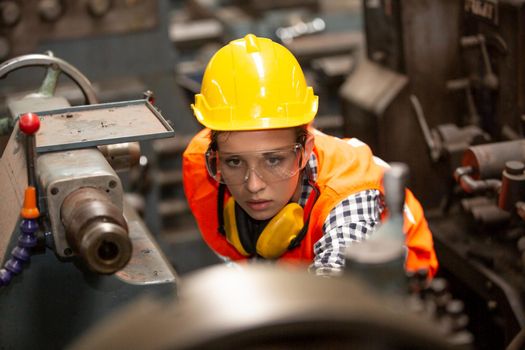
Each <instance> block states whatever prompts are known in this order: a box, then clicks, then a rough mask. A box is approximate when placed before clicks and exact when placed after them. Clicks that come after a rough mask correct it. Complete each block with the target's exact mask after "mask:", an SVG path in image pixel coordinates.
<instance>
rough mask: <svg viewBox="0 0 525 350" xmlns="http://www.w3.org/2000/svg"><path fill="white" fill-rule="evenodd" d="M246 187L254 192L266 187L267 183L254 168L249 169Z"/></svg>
mask: <svg viewBox="0 0 525 350" xmlns="http://www.w3.org/2000/svg"><path fill="white" fill-rule="evenodd" d="M246 187H247V189H248V191H250V192H252V193H256V192H259V191H260V190H262V189H264V188H265V187H266V183H265V182H264V180H263V179H262V178H261V177H260V176H259V174H257V171H256V170H255V169H254V168H250V169H248V173H247V174H246Z"/></svg>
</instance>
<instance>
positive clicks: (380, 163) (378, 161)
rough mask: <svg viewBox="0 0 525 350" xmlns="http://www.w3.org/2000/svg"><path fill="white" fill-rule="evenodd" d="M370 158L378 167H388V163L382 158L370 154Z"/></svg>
mask: <svg viewBox="0 0 525 350" xmlns="http://www.w3.org/2000/svg"><path fill="white" fill-rule="evenodd" d="M372 160H373V161H374V163H376V164H377V165H379V166H380V167H383V168H387V169H390V164H388V163H387V162H385V161H384V160H383V159H381V158H379V157H376V156H372Z"/></svg>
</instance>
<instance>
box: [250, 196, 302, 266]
mask: <svg viewBox="0 0 525 350" xmlns="http://www.w3.org/2000/svg"><path fill="white" fill-rule="evenodd" d="M303 214H304V213H303V208H302V207H301V206H300V205H299V204H297V203H290V204H287V205H286V206H285V207H284V208H283V209H281V211H280V212H279V213H277V215H275V216H274V217H273V218H272V220H270V222H269V223H268V224H267V225H266V227H265V228H264V230H263V232H262V233H261V235H260V236H259V239H258V240H257V254H259V255H260V256H262V257H265V258H267V259H276V258H278V257H280V256H281V255H283V254H284V252H286V251H287V250H288V248H289V247H290V244H291V243H292V241H293V240H294V239H295V238H296V237H297V235H298V234H299V232H301V230H302V228H303V226H304V222H303Z"/></svg>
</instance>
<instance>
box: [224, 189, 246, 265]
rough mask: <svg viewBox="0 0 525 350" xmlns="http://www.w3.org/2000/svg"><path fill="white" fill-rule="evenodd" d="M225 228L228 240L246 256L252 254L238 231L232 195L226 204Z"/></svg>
mask: <svg viewBox="0 0 525 350" xmlns="http://www.w3.org/2000/svg"><path fill="white" fill-rule="evenodd" d="M223 217H224V230H225V231H226V240H227V241H228V242H230V244H231V245H233V246H234V247H235V249H237V251H238V252H239V253H241V254H242V255H244V256H250V254H248V252H247V251H246V250H244V247H243V246H242V244H241V240H240V238H239V232H238V231H237V222H236V221H235V200H234V199H233V197H230V199H228V201H227V202H226V205H225V206H224V211H223Z"/></svg>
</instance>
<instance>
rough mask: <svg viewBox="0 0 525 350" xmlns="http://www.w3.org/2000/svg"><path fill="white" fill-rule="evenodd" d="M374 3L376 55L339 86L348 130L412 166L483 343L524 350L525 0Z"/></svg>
mask: <svg viewBox="0 0 525 350" xmlns="http://www.w3.org/2000/svg"><path fill="white" fill-rule="evenodd" d="M362 6H363V7H362V8H363V17H364V21H365V26H364V28H365V34H366V57H365V58H364V59H363V60H362V61H361V62H360V63H359V64H358V66H357V68H356V70H355V71H354V73H353V74H351V75H350V76H349V77H348V78H347V80H346V81H345V83H344V84H343V86H342V88H341V89H340V91H339V92H340V96H341V98H342V107H343V115H344V123H345V134H346V135H349V136H354V137H358V138H360V139H362V140H363V141H365V142H367V143H368V144H369V145H371V146H372V148H373V150H374V152H375V153H376V154H377V155H379V156H381V157H382V158H383V159H384V160H386V161H402V162H405V163H407V164H408V165H409V167H410V169H411V181H410V183H409V187H410V188H411V189H412V190H413V191H414V192H415V194H416V196H417V197H418V198H419V199H420V200H421V201H422V203H423V205H424V207H425V209H426V216H427V219H428V221H429V224H430V228H431V230H432V231H433V233H434V241H435V246H436V252H437V254H438V260H439V261H440V272H439V274H440V275H441V276H443V277H446V278H447V280H448V281H449V282H450V288H451V290H452V291H453V292H454V293H456V294H455V295H456V297H459V298H460V299H461V300H463V301H464V302H465V310H466V313H467V314H468V315H469V316H470V321H471V322H470V324H469V329H470V330H471V331H472V333H473V335H474V339H475V348H479V349H503V348H506V347H507V346H510V344H513V346H514V347H513V348H519V346H523V343H522V341H523V328H524V327H525V317H524V311H525V310H524V306H523V302H524V297H525V280H524V272H525V270H524V268H523V266H524V261H523V258H522V253H523V243H524V240H523V236H524V220H523V215H522V214H523V210H522V205H523V204H522V203H523V200H524V199H525V197H524V193H523V189H522V186H523V182H522V178H523V162H524V159H523V136H524V135H523V115H524V101H525V95H524V91H525V90H524V88H523V87H524V86H525V84H524V78H525V76H524V71H525V70H524V67H525V57H524V51H523V42H524V37H525V33H524V32H523V28H524V23H525V22H524V21H525V16H524V15H525V2H523V1H506V0H494V1H493V0H462V1H457V0H451V1H439V2H436V1H412V0H404V1H390V0H377V1H370V0H367V1H363V2H362ZM519 339H521V345H515V344H517V343H518V342H519ZM509 348H510V347H509Z"/></svg>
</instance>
